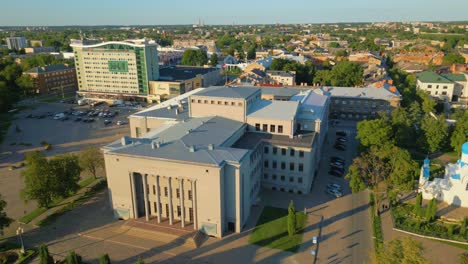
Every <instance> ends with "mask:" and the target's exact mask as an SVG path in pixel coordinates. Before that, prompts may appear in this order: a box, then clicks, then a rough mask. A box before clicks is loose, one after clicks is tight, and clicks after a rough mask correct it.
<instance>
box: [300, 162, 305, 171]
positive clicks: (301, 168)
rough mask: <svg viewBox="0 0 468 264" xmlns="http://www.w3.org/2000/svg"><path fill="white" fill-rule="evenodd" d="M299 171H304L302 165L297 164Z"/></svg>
mask: <svg viewBox="0 0 468 264" xmlns="http://www.w3.org/2000/svg"><path fill="white" fill-rule="evenodd" d="M299 171H304V164H302V163H299Z"/></svg>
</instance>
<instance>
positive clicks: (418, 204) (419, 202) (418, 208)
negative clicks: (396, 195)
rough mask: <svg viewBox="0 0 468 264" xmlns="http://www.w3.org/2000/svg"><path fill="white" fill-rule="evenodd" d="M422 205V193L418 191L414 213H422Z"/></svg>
mask: <svg viewBox="0 0 468 264" xmlns="http://www.w3.org/2000/svg"><path fill="white" fill-rule="evenodd" d="M421 205H422V193H418V195H417V196H416V202H415V203H414V212H413V213H414V214H415V215H420V214H421Z"/></svg>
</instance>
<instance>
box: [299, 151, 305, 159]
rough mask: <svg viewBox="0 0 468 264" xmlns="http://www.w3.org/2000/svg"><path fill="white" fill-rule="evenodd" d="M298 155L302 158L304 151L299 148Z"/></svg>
mask: <svg viewBox="0 0 468 264" xmlns="http://www.w3.org/2000/svg"><path fill="white" fill-rule="evenodd" d="M299 157H301V158H303V157H304V151H302V150H299Z"/></svg>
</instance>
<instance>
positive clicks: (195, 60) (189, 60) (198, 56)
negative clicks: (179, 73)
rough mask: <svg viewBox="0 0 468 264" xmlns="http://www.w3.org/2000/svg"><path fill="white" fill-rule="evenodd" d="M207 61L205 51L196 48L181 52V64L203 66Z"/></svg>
mask: <svg viewBox="0 0 468 264" xmlns="http://www.w3.org/2000/svg"><path fill="white" fill-rule="evenodd" d="M207 62H208V57H207V55H206V52H204V51H202V50H200V49H198V50H186V51H184V54H182V65H189V66H203V65H205V64H206V63H207Z"/></svg>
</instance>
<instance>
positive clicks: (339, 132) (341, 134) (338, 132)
mask: <svg viewBox="0 0 468 264" xmlns="http://www.w3.org/2000/svg"><path fill="white" fill-rule="evenodd" d="M335 134H336V135H337V136H342V137H346V132H344V131H336V133H335Z"/></svg>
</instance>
